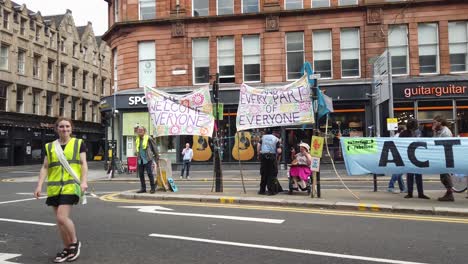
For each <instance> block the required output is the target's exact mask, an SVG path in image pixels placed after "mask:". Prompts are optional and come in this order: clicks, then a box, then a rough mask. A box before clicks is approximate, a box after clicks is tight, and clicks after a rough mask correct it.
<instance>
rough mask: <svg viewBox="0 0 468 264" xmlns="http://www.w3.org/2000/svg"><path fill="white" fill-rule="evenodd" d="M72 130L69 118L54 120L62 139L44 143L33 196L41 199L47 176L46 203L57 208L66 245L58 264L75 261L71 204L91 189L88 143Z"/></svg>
mask: <svg viewBox="0 0 468 264" xmlns="http://www.w3.org/2000/svg"><path fill="white" fill-rule="evenodd" d="M72 130H73V123H72V121H71V120H70V119H69V118H65V117H59V118H58V119H57V121H56V122H55V132H56V133H57V134H58V136H59V138H58V139H57V140H55V141H53V142H49V143H47V144H46V145H45V153H46V157H45V158H44V162H43V164H42V167H41V170H40V173H39V180H38V182H37V187H36V190H35V191H34V196H35V197H36V198H37V199H39V197H40V196H41V192H42V185H43V183H44V180H45V178H46V177H47V200H46V204H47V205H48V206H52V207H53V209H54V214H55V219H56V221H57V227H58V230H59V233H60V236H61V237H62V241H63V245H64V249H63V250H62V251H61V252H59V253H57V256H56V257H55V258H54V260H53V261H54V262H56V263H61V262H64V261H74V260H76V259H77V258H78V257H79V255H80V248H81V241H79V240H78V238H77V235H76V229H75V224H74V223H73V221H72V220H71V218H70V213H71V209H72V205H75V204H77V203H78V202H79V200H80V198H81V197H82V196H84V193H85V192H86V190H87V189H88V181H87V177H88V164H87V162H86V145H85V143H84V142H83V140H82V139H77V138H73V137H71V134H72Z"/></svg>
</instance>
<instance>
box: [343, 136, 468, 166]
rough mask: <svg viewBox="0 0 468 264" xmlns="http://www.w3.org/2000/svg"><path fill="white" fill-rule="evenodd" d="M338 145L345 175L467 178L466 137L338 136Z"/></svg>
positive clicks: (467, 156) (467, 142)
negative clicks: (465, 176) (448, 175)
mask: <svg viewBox="0 0 468 264" xmlns="http://www.w3.org/2000/svg"><path fill="white" fill-rule="evenodd" d="M340 143H341V147H342V150H343V157H344V160H345V163H346V170H347V171H348V174H349V175H362V174H368V173H376V174H386V175H390V174H394V173H421V174H440V173H457V174H463V175H468V138H455V137H452V138H397V137H396V138H386V137H380V138H373V137H352V138H344V137H342V138H341V140H340Z"/></svg>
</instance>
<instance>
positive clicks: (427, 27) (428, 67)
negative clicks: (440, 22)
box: [418, 23, 439, 74]
mask: <svg viewBox="0 0 468 264" xmlns="http://www.w3.org/2000/svg"><path fill="white" fill-rule="evenodd" d="M418 45H419V72H420V73H422V74H424V73H438V72H439V34H438V26H437V23H423V24H419V25H418Z"/></svg>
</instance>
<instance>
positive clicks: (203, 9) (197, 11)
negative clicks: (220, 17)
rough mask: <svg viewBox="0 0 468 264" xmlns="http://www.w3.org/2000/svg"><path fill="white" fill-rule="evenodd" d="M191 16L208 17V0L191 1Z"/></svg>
mask: <svg viewBox="0 0 468 264" xmlns="http://www.w3.org/2000/svg"><path fill="white" fill-rule="evenodd" d="M192 9H193V14H192V15H193V16H194V17H197V16H207V15H209V0H192Z"/></svg>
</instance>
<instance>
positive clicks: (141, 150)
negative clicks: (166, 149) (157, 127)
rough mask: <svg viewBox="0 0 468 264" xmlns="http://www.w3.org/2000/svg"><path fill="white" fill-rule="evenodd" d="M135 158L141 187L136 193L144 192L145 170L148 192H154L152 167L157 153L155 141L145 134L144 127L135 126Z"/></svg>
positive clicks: (154, 184)
mask: <svg viewBox="0 0 468 264" xmlns="http://www.w3.org/2000/svg"><path fill="white" fill-rule="evenodd" d="M137 135H138V137H137V139H136V149H137V160H138V176H139V177H140V184H141V188H140V190H139V191H137V193H145V192H146V182H145V170H146V172H147V174H148V178H149V180H150V187H151V190H150V193H155V192H156V183H155V181H154V176H153V175H154V174H153V167H154V166H155V164H154V162H155V161H157V158H158V155H157V152H156V143H154V140H153V139H152V138H150V137H149V136H148V135H147V134H146V128H145V127H143V126H138V128H137Z"/></svg>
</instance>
